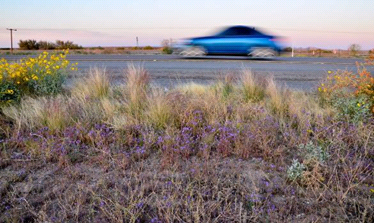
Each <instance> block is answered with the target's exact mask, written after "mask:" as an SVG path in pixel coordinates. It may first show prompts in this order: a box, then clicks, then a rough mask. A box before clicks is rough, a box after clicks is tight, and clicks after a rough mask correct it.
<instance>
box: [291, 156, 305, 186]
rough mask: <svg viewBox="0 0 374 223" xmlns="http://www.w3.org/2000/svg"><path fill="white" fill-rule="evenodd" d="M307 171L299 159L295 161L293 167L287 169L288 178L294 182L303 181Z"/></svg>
mask: <svg viewBox="0 0 374 223" xmlns="http://www.w3.org/2000/svg"><path fill="white" fill-rule="evenodd" d="M305 170H306V167H305V166H304V164H302V163H300V162H299V161H298V160H297V159H294V160H293V161H292V164H291V166H290V167H288V169H287V177H288V179H290V180H292V181H295V180H298V179H301V178H302V176H303V173H304V171H305Z"/></svg>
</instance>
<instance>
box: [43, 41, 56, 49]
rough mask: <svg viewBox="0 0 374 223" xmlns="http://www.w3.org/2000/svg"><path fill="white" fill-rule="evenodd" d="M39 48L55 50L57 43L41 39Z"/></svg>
mask: <svg viewBox="0 0 374 223" xmlns="http://www.w3.org/2000/svg"><path fill="white" fill-rule="evenodd" d="M38 45H39V48H38V49H39V50H54V49H56V47H57V46H56V44H55V43H52V42H48V41H39V42H38Z"/></svg>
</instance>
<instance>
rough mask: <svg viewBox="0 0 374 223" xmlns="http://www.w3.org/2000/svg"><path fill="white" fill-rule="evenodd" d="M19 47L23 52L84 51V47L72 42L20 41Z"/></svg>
mask: <svg viewBox="0 0 374 223" xmlns="http://www.w3.org/2000/svg"><path fill="white" fill-rule="evenodd" d="M18 46H19V48H20V49H21V50H39V49H40V50H54V49H60V50H67V49H82V48H83V47H82V46H79V45H77V44H74V43H73V42H72V41H62V40H56V43H52V42H48V41H39V42H37V41H36V40H31V39H30V40H20V41H19V43H18Z"/></svg>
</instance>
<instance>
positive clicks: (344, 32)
mask: <svg viewBox="0 0 374 223" xmlns="http://www.w3.org/2000/svg"><path fill="white" fill-rule="evenodd" d="M213 28H214V27H213ZM259 28H260V29H261V28H262V27H259ZM264 28H265V29H273V30H282V31H289V32H314V33H341V34H368V35H369V34H370V35H372V34H374V32H354V31H331V30H313V29H312V30H308V29H290V28H277V27H264ZM40 29H46V30H158V29H164V30H165V29H169V30H193V29H199V30H201V29H205V30H211V29H212V27H172V26H170V27H168V26H164V27H99V28H97V27H75V28H66V29H65V28H49V27H40V28H23V30H40Z"/></svg>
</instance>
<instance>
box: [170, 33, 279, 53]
mask: <svg viewBox="0 0 374 223" xmlns="http://www.w3.org/2000/svg"><path fill="white" fill-rule="evenodd" d="M280 52H281V46H280V44H279V43H278V41H277V37H275V36H272V35H267V34H264V33H262V32H260V31H258V30H256V29H255V28H253V27H247V26H233V27H229V28H227V29H225V30H223V31H221V32H219V33H218V34H216V35H213V36H204V37H197V38H191V39H185V40H184V42H182V43H181V44H178V45H176V46H175V47H174V53H176V54H179V55H181V56H184V57H201V56H205V55H247V56H249V57H254V58H272V57H274V56H277V55H279V54H280Z"/></svg>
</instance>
